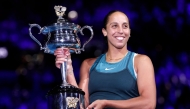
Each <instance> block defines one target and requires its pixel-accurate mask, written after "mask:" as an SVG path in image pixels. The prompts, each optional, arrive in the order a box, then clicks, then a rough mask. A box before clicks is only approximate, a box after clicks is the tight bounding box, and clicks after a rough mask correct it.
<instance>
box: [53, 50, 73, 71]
mask: <svg viewBox="0 0 190 109" xmlns="http://www.w3.org/2000/svg"><path fill="white" fill-rule="evenodd" d="M54 55H55V56H56V58H55V66H56V67H57V68H60V67H61V64H62V63H63V62H67V72H73V67H72V61H71V54H70V51H69V49H68V48H57V49H56V50H55V52H54Z"/></svg>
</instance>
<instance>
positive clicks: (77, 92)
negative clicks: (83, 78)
mask: <svg viewBox="0 0 190 109" xmlns="http://www.w3.org/2000/svg"><path fill="white" fill-rule="evenodd" d="M54 9H55V13H56V15H57V17H58V19H57V22H56V23H54V24H52V25H50V26H44V27H41V26H40V25H38V24H30V28H29V35H30V37H31V38H32V39H33V40H34V41H35V42H36V43H37V44H38V45H39V46H40V50H44V53H49V54H53V53H54V51H55V50H56V49H57V48H60V47H62V48H69V50H70V52H71V53H76V54H80V53H81V51H84V48H85V46H86V44H87V43H89V41H90V40H91V39H92V38H93V35H94V33H93V30H92V28H91V27H90V26H84V27H82V28H81V27H80V26H79V25H77V24H74V23H70V22H68V21H67V20H66V19H64V18H63V16H64V14H65V11H66V7H63V6H55V7H54ZM33 27H37V28H38V29H39V33H38V34H43V35H45V36H46V37H47V41H46V42H45V44H44V45H42V44H41V42H40V41H39V40H38V39H37V38H36V37H34V36H33V34H32V28H33ZM84 29H88V30H90V33H91V36H90V37H89V39H88V40H87V41H86V42H85V43H84V44H83V45H81V42H80V38H79V36H78V33H80V34H81V35H84V34H83V30H84ZM66 64H67V62H63V63H62V65H61V68H60V69H61V76H62V81H63V83H62V84H61V85H58V86H56V87H54V88H53V89H51V90H50V91H48V93H47V98H48V108H49V109H82V108H84V94H85V93H84V91H82V90H81V89H79V88H77V87H75V86H73V85H71V84H69V83H68V82H67V80H66V75H67V72H66V69H67V68H66V66H67V65H66Z"/></svg>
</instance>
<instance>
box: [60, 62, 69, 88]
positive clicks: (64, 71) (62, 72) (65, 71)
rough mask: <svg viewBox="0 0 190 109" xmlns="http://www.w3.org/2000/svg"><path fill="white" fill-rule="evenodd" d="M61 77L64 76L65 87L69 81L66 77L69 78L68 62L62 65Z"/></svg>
mask: <svg viewBox="0 0 190 109" xmlns="http://www.w3.org/2000/svg"><path fill="white" fill-rule="evenodd" d="M61 76H62V82H63V85H64V86H66V85H68V83H67V79H66V76H67V62H65V61H64V62H63V63H62V64H61Z"/></svg>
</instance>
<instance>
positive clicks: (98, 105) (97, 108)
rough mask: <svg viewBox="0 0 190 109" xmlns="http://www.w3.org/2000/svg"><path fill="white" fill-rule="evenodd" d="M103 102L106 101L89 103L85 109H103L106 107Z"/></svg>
mask: <svg viewBox="0 0 190 109" xmlns="http://www.w3.org/2000/svg"><path fill="white" fill-rule="evenodd" d="M105 102H106V100H96V101H94V102H93V103H91V104H90V105H89V106H88V107H87V108H86V109H103V108H105V105H106V104H105Z"/></svg>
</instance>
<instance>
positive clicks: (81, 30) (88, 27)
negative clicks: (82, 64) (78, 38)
mask: <svg viewBox="0 0 190 109" xmlns="http://www.w3.org/2000/svg"><path fill="white" fill-rule="evenodd" d="M85 28H87V29H89V30H90V32H91V36H90V38H89V39H88V40H87V41H86V42H85V43H84V44H83V46H82V48H81V50H82V51H84V47H85V46H86V44H87V43H89V42H90V40H91V39H92V38H93V36H94V32H93V30H92V28H91V26H84V27H82V28H81V29H80V30H79V31H80V33H81V35H84V34H83V29H85Z"/></svg>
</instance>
